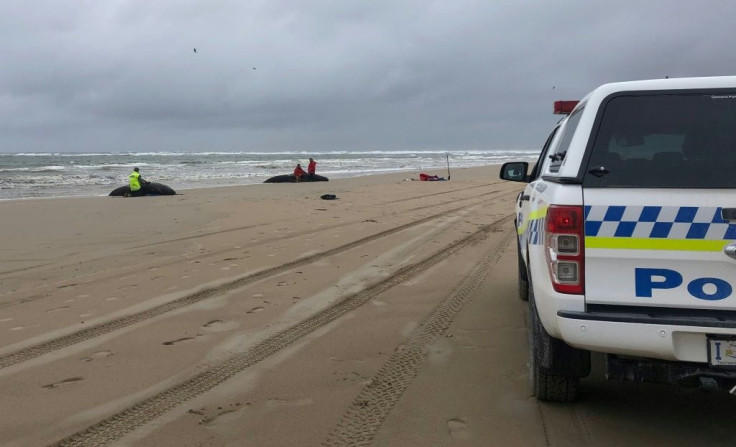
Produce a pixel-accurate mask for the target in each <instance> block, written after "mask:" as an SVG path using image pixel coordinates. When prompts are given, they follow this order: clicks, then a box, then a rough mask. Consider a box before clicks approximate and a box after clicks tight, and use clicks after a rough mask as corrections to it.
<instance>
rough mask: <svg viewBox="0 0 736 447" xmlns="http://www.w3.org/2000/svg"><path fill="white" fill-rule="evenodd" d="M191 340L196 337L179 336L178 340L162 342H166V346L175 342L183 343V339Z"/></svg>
mask: <svg viewBox="0 0 736 447" xmlns="http://www.w3.org/2000/svg"><path fill="white" fill-rule="evenodd" d="M189 340H194V337H182V338H179V339H177V340H171V341H165V342H163V343H162V344H164V345H166V346H171V345H173V344H174V343H181V342H183V341H189Z"/></svg>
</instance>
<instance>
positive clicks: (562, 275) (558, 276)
mask: <svg viewBox="0 0 736 447" xmlns="http://www.w3.org/2000/svg"><path fill="white" fill-rule="evenodd" d="M583 227H584V221H583V207H582V206H561V205H550V207H549V209H547V236H546V238H545V240H544V252H545V255H546V257H547V266H548V267H549V273H550V277H551V279H552V287H554V289H555V291H557V292H560V293H569V294H575V295H582V294H583V293H584V292H585V246H584V245H585V244H584V241H585V239H584V237H583V235H584V230H583Z"/></svg>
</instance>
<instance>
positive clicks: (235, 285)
mask: <svg viewBox="0 0 736 447" xmlns="http://www.w3.org/2000/svg"><path fill="white" fill-rule="evenodd" d="M491 200H495V199H491ZM485 202H486V201H482V202H479V203H474V204H470V205H465V206H461V207H457V208H454V209H451V210H447V211H443V212H441V213H437V214H433V215H431V216H427V217H424V218H422V219H418V220H415V221H412V222H409V223H406V224H403V225H399V226H397V227H394V228H390V229H388V230H384V231H381V232H379V233H376V234H373V235H371V236H366V237H364V238H361V239H358V240H355V241H353V242H349V243H347V244H344V245H341V246H339V247H335V248H333V249H330V250H326V251H323V252H319V253H315V254H313V255H310V256H305V257H303V258H299V259H296V260H294V261H291V262H287V263H285V264H281V265H277V266H275V267H271V268H268V269H265V270H261V271H258V272H255V273H251V274H248V275H245V276H242V277H240V278H237V279H235V280H233V281H230V282H227V283H225V284H221V285H219V286H216V287H210V288H206V289H203V290H200V291H198V292H195V293H192V294H190V295H187V296H184V297H181V298H178V299H176V300H173V301H169V302H168V303H164V304H160V305H158V306H155V307H152V308H150V309H147V310H144V311H141V312H137V313H134V314H130V315H126V316H124V317H121V318H117V319H115V320H111V321H108V322H105V323H100V324H97V325H95V326H91V327H88V328H85V329H82V330H79V331H75V332H73V333H71V334H68V335H64V336H61V337H58V338H55V339H52V340H49V341H46V342H43V343H39V344H36V345H33V346H30V347H28V348H24V349H20V350H18V351H15V352H11V353H9V354H5V355H3V356H0V369H2V368H7V367H9V366H12V365H15V364H18V363H21V362H25V361H28V360H31V359H34V358H36V357H39V356H42V355H44V354H48V353H50V352H53V351H58V350H59V349H63V348H66V347H69V346H72V345H75V344H77V343H81V342H83V341H87V340H90V339H92V338H95V337H99V336H101V335H105V334H108V333H110V332H113V331H116V330H118V329H122V328H125V327H128V326H131V325H133V324H136V323H140V322H142V321H145V320H148V319H151V318H154V317H157V316H159V315H162V314H165V313H167V312H171V311H173V310H177V309H181V308H183V307H186V306H190V305H192V304H195V303H199V302H200V301H203V300H205V299H208V298H212V297H215V296H219V295H222V294H224V293H227V292H230V291H232V290H236V289H239V288H241V287H244V286H246V285H248V284H251V283H253V282H255V281H260V280H262V279H265V278H268V277H270V276H274V275H277V274H280V273H283V272H286V271H288V270H291V269H293V268H295V267H300V266H302V265H305V264H309V263H312V262H314V261H317V260H320V259H323V258H326V257H330V256H334V255H336V254H339V253H343V252H345V251H348V250H351V249H353V248H356V247H358V246H361V245H363V244H367V243H369V242H372V241H375V240H377V239H380V238H383V237H386V236H389V235H392V234H394V233H398V232H400V231H403V230H406V229H408V228H411V227H414V226H417V225H421V224H423V223H426V222H429V221H432V220H434V219H438V218H440V217H444V216H446V215H447V214H448V213H453V212H457V211H461V210H464V209H467V208H472V207H474V206H478V205H481V204H483V203H485Z"/></svg>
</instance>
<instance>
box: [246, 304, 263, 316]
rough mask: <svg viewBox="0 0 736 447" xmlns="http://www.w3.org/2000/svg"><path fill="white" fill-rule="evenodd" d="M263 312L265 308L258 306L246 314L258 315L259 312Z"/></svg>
mask: <svg viewBox="0 0 736 447" xmlns="http://www.w3.org/2000/svg"><path fill="white" fill-rule="evenodd" d="M262 310H263V307H260V306H258V307H254V308H253V309H251V310H249V311H248V312H246V313H249V314H254V313H258V312H261V311H262Z"/></svg>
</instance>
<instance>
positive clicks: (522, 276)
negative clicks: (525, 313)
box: [516, 239, 529, 301]
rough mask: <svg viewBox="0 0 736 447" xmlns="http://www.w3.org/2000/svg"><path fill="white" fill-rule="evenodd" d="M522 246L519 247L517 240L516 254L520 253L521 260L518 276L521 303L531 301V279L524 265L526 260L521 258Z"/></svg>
mask: <svg viewBox="0 0 736 447" xmlns="http://www.w3.org/2000/svg"><path fill="white" fill-rule="evenodd" d="M520 248H521V246H520V245H519V240H518V239H517V240H516V252H517V253H518V258H519V275H518V278H519V279H518V281H519V286H518V288H519V299H520V300H521V301H528V300H529V277H528V275H527V272H526V264H525V263H524V258H522V257H521V250H520Z"/></svg>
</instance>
